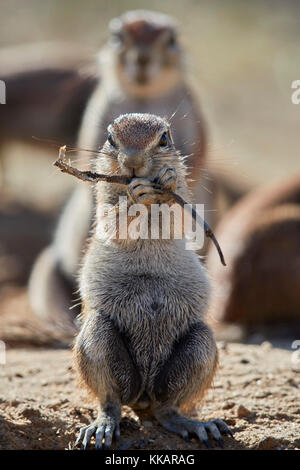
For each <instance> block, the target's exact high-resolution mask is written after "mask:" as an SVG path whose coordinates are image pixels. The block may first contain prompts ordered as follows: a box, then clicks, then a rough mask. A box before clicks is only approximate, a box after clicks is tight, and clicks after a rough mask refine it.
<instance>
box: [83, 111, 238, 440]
mask: <svg viewBox="0 0 300 470" xmlns="http://www.w3.org/2000/svg"><path fill="white" fill-rule="evenodd" d="M109 132H110V133H111V135H112V138H113V142H114V145H115V146H112V145H111V144H109V143H108V142H106V144H105V145H104V148H103V150H104V151H105V153H108V154H109V156H108V157H106V159H102V158H101V157H100V158H99V159H98V160H97V162H96V168H97V171H101V172H103V171H104V170H105V171H106V172H107V171H108V168H109V166H110V169H111V173H113V172H114V170H115V168H116V165H117V166H118V172H119V173H120V174H125V175H128V174H131V175H132V176H134V179H133V180H132V183H130V185H129V187H128V191H129V195H130V197H131V198H132V201H133V202H137V203H143V204H145V205H146V206H147V207H148V210H150V206H151V204H154V203H160V202H161V194H160V193H159V192H158V191H157V190H156V189H155V188H153V187H151V181H153V180H154V179H155V178H156V180H157V181H158V182H159V184H161V185H163V186H166V187H168V188H171V189H172V190H173V191H175V190H176V191H177V192H178V193H180V194H181V195H182V196H183V195H186V194H187V191H188V189H187V184H186V179H185V173H186V169H185V166H184V163H183V161H182V160H181V159H180V156H179V154H178V153H177V152H176V150H175V147H174V144H173V142H172V140H171V136H170V135H169V137H168V145H167V147H166V148H160V147H159V139H160V136H161V135H162V134H163V133H164V132H169V125H168V123H167V121H165V120H164V119H161V118H159V117H156V116H153V115H139V114H133V115H126V116H121V117H120V118H119V119H117V120H116V121H115V122H114V123H113V124H112V125H111V126H110V127H109ZM137 136H138V138H137ZM138 156H139V157H142V158H140V159H137V157H138ZM133 157H134V158H133ZM137 173H138V174H139V176H138V177H137V176H136V174H137ZM96 192H97V201H98V205H99V204H103V203H107V202H112V201H113V202H114V203H116V202H117V200H118V196H119V195H122V194H123V195H126V194H127V193H126V189H124V186H121V185H112V184H109V183H105V182H101V183H98V184H97V189H96ZM165 202H166V201H165ZM169 204H171V202H170V201H169ZM102 223H106V219H104V220H103V219H101V217H100V218H97V222H96V229H95V233H94V235H93V237H92V240H91V242H90V245H89V247H88V250H87V253H86V255H85V257H84V262H83V267H82V271H81V275H80V295H81V298H82V303H83V312H82V320H83V326H82V328H81V330H80V332H79V335H78V337H77V339H76V342H75V347H74V360H75V365H76V368H77V370H78V372H79V375H80V378H81V381H82V382H83V383H84V384H85V385H86V386H87V388H88V389H89V390H90V391H91V392H93V394H94V395H95V396H96V398H97V400H98V403H99V415H98V418H97V419H96V421H95V422H94V423H92V424H91V425H90V426H87V427H85V428H83V429H82V430H81V432H80V436H79V440H78V442H79V441H81V440H82V441H83V445H84V447H86V446H87V444H88V442H89V440H90V438H91V436H92V435H93V434H95V435H96V447H97V448H101V447H102V437H104V445H105V447H109V446H110V444H111V441H112V437H113V435H115V436H116V437H118V435H119V422H120V412H121V406H122V405H125V404H126V405H130V406H131V407H133V408H135V409H138V408H145V407H150V409H151V410H152V412H153V414H154V415H155V416H156V418H157V419H158V420H159V422H160V423H161V424H162V425H163V426H165V427H166V428H167V429H168V430H170V431H173V432H176V433H178V434H180V435H181V436H183V437H185V438H187V436H188V434H189V433H195V434H197V435H198V437H199V439H200V440H201V441H204V442H206V444H207V445H208V437H207V433H206V431H207V430H209V431H210V433H211V434H212V436H213V437H214V438H216V439H218V440H220V439H221V432H224V433H225V432H229V431H228V429H227V427H226V425H225V423H223V422H222V421H221V420H215V421H214V422H208V423H200V422H198V421H195V420H191V419H189V418H186V417H184V416H182V415H180V414H179V409H180V408H184V407H186V408H188V407H189V406H190V405H191V404H192V403H193V402H194V401H195V400H197V399H198V398H199V397H201V396H202V395H203V393H204V392H205V391H206V389H207V388H208V386H209V385H210V383H211V381H212V378H213V375H214V372H215V369H216V364H217V348H216V344H215V340H214V338H213V335H212V332H211V330H210V329H209V327H208V326H207V325H206V324H205V322H204V317H205V313H206V310H207V307H208V300H209V282H208V279H207V276H206V273H205V269H204V267H203V266H202V264H201V263H200V261H199V259H198V256H197V255H196V254H195V253H194V252H192V251H190V250H186V249H185V244H184V240H175V239H173V238H171V239H170V240H162V239H158V240H151V239H147V240H141V239H138V240H133V239H129V238H128V239H126V240H120V239H118V237H117V238H116V239H102V238H99V237H98V235H97V234H98V233H99V232H98V230H97V229H99V225H101V224H102ZM220 443H221V440H220Z"/></svg>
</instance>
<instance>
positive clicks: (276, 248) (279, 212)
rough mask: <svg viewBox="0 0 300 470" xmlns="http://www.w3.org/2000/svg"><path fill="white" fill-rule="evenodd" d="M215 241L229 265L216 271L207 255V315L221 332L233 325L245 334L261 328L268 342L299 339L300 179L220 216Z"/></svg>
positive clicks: (242, 202) (248, 199)
mask: <svg viewBox="0 0 300 470" xmlns="http://www.w3.org/2000/svg"><path fill="white" fill-rule="evenodd" d="M216 236H217V238H218V240H219V242H220V244H221V246H222V248H223V250H224V253H225V254H226V261H227V265H228V266H227V269H226V270H222V269H219V266H218V263H219V260H218V259H217V258H216V256H215V253H214V251H213V250H211V249H210V250H209V253H208V260H207V264H208V270H209V273H210V275H211V278H212V284H213V287H214V289H213V290H214V295H213V296H212V299H213V302H212V305H211V315H212V317H213V318H214V319H215V320H216V321H217V322H219V323H218V324H219V326H220V327H221V328H222V324H224V322H225V323H235V324H239V325H243V326H244V327H245V328H243V329H242V330H243V331H244V332H249V333H251V332H255V331H256V332H257V328H258V326H259V327H260V328H259V331H260V332H261V334H264V335H265V336H266V337H272V336H278V337H282V336H284V335H289V336H290V335H291V331H293V335H296V334H297V333H296V330H297V331H298V333H299V332H300V324H299V319H300V308H299V307H300V289H299V286H300V176H299V175H297V176H294V177H291V178H289V179H288V180H285V181H282V182H279V183H278V182H276V183H273V184H272V185H268V186H267V187H264V188H259V189H255V190H253V191H251V192H250V193H249V194H248V195H247V196H245V197H244V198H243V199H241V200H240V202H239V203H238V204H237V205H236V206H234V207H233V208H232V209H231V210H230V211H229V212H228V213H227V214H226V215H225V216H224V219H223V220H222V221H221V223H220V224H219V226H218V227H217V229H216ZM218 324H217V325H218ZM284 324H286V326H287V328H286V332H285V328H284ZM293 324H294V328H293V327H292V329H291V326H292V325H293ZM263 325H266V328H264V329H263V328H262V327H263ZM276 325H278V326H277V327H276ZM228 331H230V330H228ZM220 332H221V334H222V329H221V331H220ZM224 332H226V330H224ZM229 337H230V336H229ZM231 339H232V338H231Z"/></svg>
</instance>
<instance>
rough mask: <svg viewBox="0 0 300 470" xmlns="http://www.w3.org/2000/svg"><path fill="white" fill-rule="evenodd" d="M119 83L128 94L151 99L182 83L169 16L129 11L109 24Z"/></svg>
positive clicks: (175, 40)
mask: <svg viewBox="0 0 300 470" xmlns="http://www.w3.org/2000/svg"><path fill="white" fill-rule="evenodd" d="M110 45H111V47H112V48H113V50H114V51H115V54H114V57H115V66H116V73H117V77H118V80H119V82H120V84H121V86H122V87H123V88H124V89H125V90H126V92H127V93H129V94H132V95H135V96H143V97H145V96H149V97H150V96H154V95H157V94H159V93H163V92H165V90H166V89H171V88H172V87H174V86H176V84H178V83H179V81H180V79H181V56H182V53H181V49H180V46H179V44H178V42H177V32H176V24H175V22H174V20H172V19H171V18H170V17H169V16H167V15H163V14H161V13H155V12H150V11H144V10H136V11H129V12H127V13H125V14H124V15H122V16H121V17H119V18H115V19H113V20H111V22H110Z"/></svg>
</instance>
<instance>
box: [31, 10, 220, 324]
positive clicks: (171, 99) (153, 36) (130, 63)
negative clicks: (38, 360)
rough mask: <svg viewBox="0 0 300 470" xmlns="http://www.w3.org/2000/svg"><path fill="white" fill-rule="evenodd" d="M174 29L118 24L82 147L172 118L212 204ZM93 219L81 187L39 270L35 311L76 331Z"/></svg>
mask: <svg viewBox="0 0 300 470" xmlns="http://www.w3.org/2000/svg"><path fill="white" fill-rule="evenodd" d="M176 29H177V28H176V24H175V22H174V21H173V20H172V19H171V18H170V17H169V16H166V15H163V14H160V13H154V12H148V11H132V12H127V13H125V14H124V15H122V16H121V17H120V18H117V19H114V20H112V22H111V23H110V40H109V42H108V44H107V45H106V46H105V47H104V48H103V49H102V51H101V53H100V70H101V82H100V85H99V86H98V87H97V89H96V90H95V91H94V93H93V94H92V96H91V99H90V101H89V104H88V106H87V109H86V112H85V114H84V117H83V122H82V126H81V131H80V136H79V147H84V148H92V149H97V148H99V146H100V147H101V146H102V145H103V143H104V141H105V138H106V137H105V135H106V128H107V126H108V125H109V123H110V122H112V121H113V119H115V118H117V117H118V116H119V115H120V114H123V113H128V112H149V113H154V114H157V115H160V116H162V117H168V118H170V120H171V122H172V127H173V129H174V141H175V145H176V148H177V149H178V150H179V151H180V152H181V153H182V155H184V156H186V157H187V166H188V167H190V168H189V169H190V171H191V175H190V176H191V178H192V179H193V180H194V182H193V183H192V184H194V187H193V194H194V196H195V199H196V200H197V202H201V203H203V204H207V202H208V200H211V195H210V194H209V192H207V190H205V189H202V188H201V185H199V184H198V183H199V179H200V173H201V169H202V168H203V165H204V157H205V146H206V137H205V135H206V132H205V125H204V121H203V118H202V113H201V110H200V106H199V104H198V102H197V98H196V97H195V94H194V93H193V92H192V90H191V88H190V85H189V84H188V81H187V71H186V66H185V63H184V54H183V52H182V50H181V47H180V45H179V44H178V41H177V31H176ZM83 158H86V157H84V156H83ZM88 158H89V157H88ZM199 188H201V190H199ZM206 207H207V205H206ZM209 214H214V212H211V213H208V214H207V215H209ZM92 216H93V202H92V196H91V191H90V188H88V187H87V186H86V185H79V187H78V189H77V190H75V192H74V193H73V196H72V197H71V198H70V200H69V201H68V203H67V205H66V207H65V209H64V211H63V213H62V215H61V217H60V220H59V223H58V227H57V230H56V234H55V237H54V241H53V243H52V245H51V246H50V247H48V248H47V249H46V250H44V251H43V252H42V253H41V255H40V257H39V258H38V259H37V261H36V263H35V266H34V268H33V272H32V276H31V279H30V283H29V287H30V288H29V292H30V298H31V305H32V308H33V310H34V312H36V313H37V314H38V315H39V316H41V317H42V318H44V319H46V320H47V321H48V322H53V323H55V324H56V325H58V324H60V325H62V326H63V327H64V325H67V324H70V321H71V322H72V316H73V315H72V314H73V313H74V315H76V308H75V309H74V310H72V311H71V312H70V310H69V307H70V305H71V304H72V300H74V299H75V298H76V296H74V295H73V297H72V294H73V293H74V291H75V290H76V284H75V275H76V273H77V271H78V266H79V264H80V260H81V257H82V252H83V247H84V245H85V242H86V239H87V237H88V233H89V229H90V226H91V221H92ZM208 221H209V223H211V220H208ZM57 293H59V294H57Z"/></svg>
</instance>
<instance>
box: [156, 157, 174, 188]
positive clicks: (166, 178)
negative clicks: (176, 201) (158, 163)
mask: <svg viewBox="0 0 300 470" xmlns="http://www.w3.org/2000/svg"><path fill="white" fill-rule="evenodd" d="M154 183H156V184H160V185H161V186H162V187H163V189H166V190H168V191H173V192H175V191H176V183H177V174H176V171H175V170H174V168H172V167H171V166H170V165H168V164H167V163H166V164H165V165H164V166H163V167H162V168H161V169H160V170H159V172H158V173H157V175H156V177H155V178H154Z"/></svg>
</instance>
